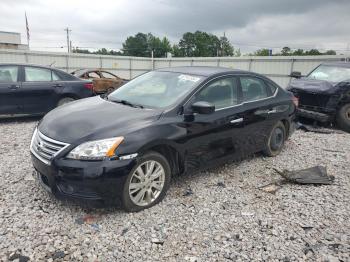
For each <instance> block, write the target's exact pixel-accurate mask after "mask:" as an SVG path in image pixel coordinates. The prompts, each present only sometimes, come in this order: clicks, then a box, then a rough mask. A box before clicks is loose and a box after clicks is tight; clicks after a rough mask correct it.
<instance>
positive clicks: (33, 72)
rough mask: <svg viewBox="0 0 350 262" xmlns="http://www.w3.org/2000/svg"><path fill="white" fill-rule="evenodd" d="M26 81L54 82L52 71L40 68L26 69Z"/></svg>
mask: <svg viewBox="0 0 350 262" xmlns="http://www.w3.org/2000/svg"><path fill="white" fill-rule="evenodd" d="M24 72H25V81H26V82H33V81H36V82H49V81H52V77H51V70H50V69H45V68H38V67H25V68H24Z"/></svg>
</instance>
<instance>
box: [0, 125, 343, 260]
mask: <svg viewBox="0 0 350 262" xmlns="http://www.w3.org/2000/svg"><path fill="white" fill-rule="evenodd" d="M35 123H36V119H34V120H33V119H27V120H8V121H2V122H0V135H1V136H0V161H1V165H0V176H1V179H0V221H1V223H0V260H1V261H8V260H15V261H26V259H30V261H45V260H47V261H53V260H54V261H80V260H84V261H226V260H227V261H229V260H233V261H251V260H255V261H257V260H265V261H267V260H268V261H275V260H276V261H277V260H282V261H300V260H309V261H350V192H349V191H350V164H349V160H350V153H349V152H350V143H349V139H350V134H344V133H341V132H336V133H333V134H316V133H305V132H303V131H297V132H296V133H295V134H294V135H293V137H292V139H291V140H289V141H288V142H287V144H286V147H285V149H284V151H283V152H282V153H281V154H280V155H279V156H277V157H275V158H264V157H262V156H260V155H257V156H255V157H252V158H249V159H246V160H244V161H242V162H240V163H234V164H229V165H226V166H223V167H220V168H217V169H212V170H210V171H207V172H202V173H198V174H193V175H186V176H181V177H178V178H175V179H173V182H172V185H171V188H170V190H169V193H168V195H167V197H166V198H165V200H164V201H163V202H162V203H160V204H159V205H156V206H155V207H153V208H151V209H148V210H145V211H142V212H139V213H125V212H123V211H122V210H119V209H89V208H83V207H80V206H78V205H76V204H72V203H66V202H61V201H57V200H56V199H54V198H53V197H51V196H49V194H48V193H46V192H45V191H44V190H43V189H41V188H40V187H39V186H38V185H37V183H36V181H34V180H33V179H32V176H31V174H32V171H33V169H32V167H31V162H30V156H29V150H28V147H29V143H30V137H31V133H32V130H33V127H34V125H35ZM318 164H322V165H325V166H327V169H328V172H329V173H330V174H332V175H334V176H335V177H336V178H335V183H334V184H333V185H325V186H311V185H293V184H284V185H282V187H281V188H280V189H279V190H278V191H277V192H276V193H275V194H271V193H266V192H264V191H262V190H261V189H259V187H261V186H262V185H266V184H268V183H271V182H273V181H276V180H280V177H279V176H278V175H277V174H276V173H274V171H273V170H272V168H273V167H276V168H279V169H284V168H285V169H290V170H293V169H298V168H307V167H310V166H314V165H318ZM186 192H187V193H186Z"/></svg>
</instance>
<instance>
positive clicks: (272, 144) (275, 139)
mask: <svg viewBox="0 0 350 262" xmlns="http://www.w3.org/2000/svg"><path fill="white" fill-rule="evenodd" d="M285 141H286V127H285V126H284V124H283V123H282V122H281V121H279V122H278V123H277V124H276V125H275V126H274V127H273V129H272V131H271V132H270V135H269V138H268V140H267V142H266V146H265V150H264V151H263V152H264V154H265V155H267V156H277V155H278V154H279V153H280V152H281V151H282V148H283V146H284V142H285Z"/></svg>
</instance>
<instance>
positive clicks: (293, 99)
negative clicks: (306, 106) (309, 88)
mask: <svg viewBox="0 0 350 262" xmlns="http://www.w3.org/2000/svg"><path fill="white" fill-rule="evenodd" d="M292 101H293V104H294V105H295V107H298V106H299V98H298V97H296V96H294V95H293V97H292Z"/></svg>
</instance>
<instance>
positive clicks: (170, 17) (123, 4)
mask: <svg viewBox="0 0 350 262" xmlns="http://www.w3.org/2000/svg"><path fill="white" fill-rule="evenodd" d="M25 11H26V12H27V16H28V22H29V28H30V37H31V40H30V45H31V49H35V50H47V51H59V50H62V51H63V49H60V48H59V47H61V46H66V34H65V31H64V28H65V27H69V28H70V29H71V30H72V32H71V40H72V43H73V46H79V47H88V48H90V49H92V48H102V47H107V48H113V49H118V48H121V47H122V42H123V41H124V40H125V39H126V37H127V36H130V35H134V34H135V33H137V32H145V33H147V32H151V33H152V34H154V35H156V36H160V37H163V36H167V37H168V38H169V39H170V41H171V42H172V43H176V42H178V40H179V39H180V38H181V36H182V34H183V33H184V32H188V31H190V32H194V31H196V30H202V31H207V32H211V33H214V34H217V35H223V34H224V32H225V33H226V36H227V37H228V39H229V40H230V41H231V43H232V44H233V45H234V46H235V47H236V48H240V49H241V50H242V51H243V52H251V51H254V50H256V49H258V48H275V50H279V49H281V47H283V46H290V47H292V48H304V49H310V48H318V49H334V50H337V53H346V50H348V49H350V27H349V23H350V0H329V1H326V0H208V1H206V0H201V1H195V0H153V1H151V0H132V1H131V0H129V1H128V0H99V1H86V0H70V1H68V0H56V1H50V0H13V1H10V0H1V2H0V31H14V32H20V33H21V34H22V42H24V43H26V31H25V19H24V12H25ZM65 50H66V49H64V51H65ZM348 53H350V52H348Z"/></svg>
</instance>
